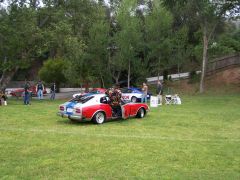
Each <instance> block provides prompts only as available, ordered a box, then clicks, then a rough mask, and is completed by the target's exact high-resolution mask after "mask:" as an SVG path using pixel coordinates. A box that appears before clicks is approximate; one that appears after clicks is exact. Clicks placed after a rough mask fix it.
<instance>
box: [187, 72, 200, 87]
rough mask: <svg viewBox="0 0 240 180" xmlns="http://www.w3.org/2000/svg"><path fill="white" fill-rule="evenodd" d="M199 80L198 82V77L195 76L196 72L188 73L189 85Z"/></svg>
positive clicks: (197, 75)
mask: <svg viewBox="0 0 240 180" xmlns="http://www.w3.org/2000/svg"><path fill="white" fill-rule="evenodd" d="M199 80H200V75H199V74H197V73H196V71H191V72H190V73H189V81H188V83H189V84H193V83H196V82H199Z"/></svg>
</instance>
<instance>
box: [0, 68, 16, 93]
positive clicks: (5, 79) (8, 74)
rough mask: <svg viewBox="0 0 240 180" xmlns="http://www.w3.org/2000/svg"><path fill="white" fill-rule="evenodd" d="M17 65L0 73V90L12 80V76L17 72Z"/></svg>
mask: <svg viewBox="0 0 240 180" xmlns="http://www.w3.org/2000/svg"><path fill="white" fill-rule="evenodd" d="M18 68H19V67H15V68H14V69H12V70H10V71H4V72H3V74H2V77H1V79H0V90H2V91H4V90H5V89H6V87H7V85H8V84H9V82H10V81H11V80H12V78H13V76H14V75H15V73H16V72H17V70H18Z"/></svg>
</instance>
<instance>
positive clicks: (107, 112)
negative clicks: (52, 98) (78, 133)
mask: <svg viewBox="0 0 240 180" xmlns="http://www.w3.org/2000/svg"><path fill="white" fill-rule="evenodd" d="M148 111H149V107H148V105H147V104H143V103H125V102H122V104H121V113H120V114H121V115H120V116H119V115H116V114H115V113H114V112H113V109H112V107H111V106H110V105H109V97H108V96H107V95H105V94H94V95H89V96H77V97H76V98H73V99H72V100H70V101H68V102H66V103H64V104H61V105H60V106H59V111H58V113H57V115H59V116H61V117H67V118H69V119H70V120H72V121H93V122H94V123H96V124H102V123H104V122H105V121H108V120H111V119H117V118H123V119H126V118H130V117H138V118H143V117H144V116H145V115H146V113H147V112H148Z"/></svg>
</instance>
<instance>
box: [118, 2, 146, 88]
mask: <svg viewBox="0 0 240 180" xmlns="http://www.w3.org/2000/svg"><path fill="white" fill-rule="evenodd" d="M136 5H137V3H136V2H131V3H129V2H127V1H126V2H125V3H122V4H121V6H120V7H119V10H118V12H117V17H116V19H117V23H118V25H119V30H118V31H117V32H116V34H115V37H114V40H115V42H116V46H117V48H118V51H117V53H116V57H115V58H116V60H119V62H120V63H121V65H120V64H119V66H118V67H122V68H123V69H122V70H127V79H128V87H130V80H131V74H132V70H133V68H131V67H132V66H134V65H135V66H136V64H138V61H139V58H138V57H137V55H138V52H140V51H141V49H140V44H141V41H142V40H143V39H142V34H141V28H140V22H139V19H138V18H137V17H136V15H135V11H134V10H135V8H136ZM119 69H120V68H119Z"/></svg>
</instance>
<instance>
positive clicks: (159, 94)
mask: <svg viewBox="0 0 240 180" xmlns="http://www.w3.org/2000/svg"><path fill="white" fill-rule="evenodd" d="M156 93H157V97H158V102H159V103H158V105H160V106H161V105H162V95H163V85H162V83H161V81H160V80H158V82H157V91H156Z"/></svg>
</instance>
